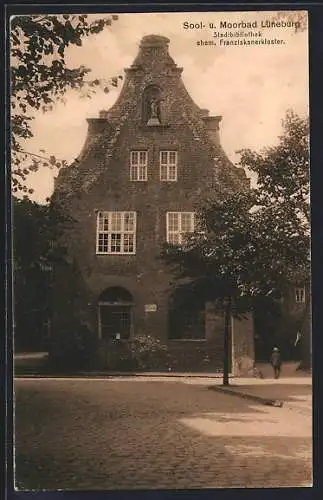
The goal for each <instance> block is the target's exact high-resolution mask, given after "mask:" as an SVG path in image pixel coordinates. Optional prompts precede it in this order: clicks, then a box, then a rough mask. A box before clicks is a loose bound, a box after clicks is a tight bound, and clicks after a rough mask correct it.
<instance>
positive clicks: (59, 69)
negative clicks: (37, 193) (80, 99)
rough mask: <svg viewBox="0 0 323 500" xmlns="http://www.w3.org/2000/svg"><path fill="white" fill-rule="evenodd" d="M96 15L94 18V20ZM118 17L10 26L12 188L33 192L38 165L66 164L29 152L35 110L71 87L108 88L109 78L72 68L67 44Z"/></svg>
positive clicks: (35, 19)
mask: <svg viewBox="0 0 323 500" xmlns="http://www.w3.org/2000/svg"><path fill="white" fill-rule="evenodd" d="M90 18H92V20H90ZM117 19H118V16H116V15H111V16H104V18H102V19H93V16H87V15H69V14H64V15H33V16H14V17H12V19H11V25H10V44H11V59H10V63H11V64H10V65H11V82H10V83H11V153H12V156H11V165H12V167H11V172H12V185H13V192H14V193H18V192H24V193H32V190H30V189H29V190H28V189H27V187H26V185H25V180H26V178H27V176H28V174H29V173H30V172H32V171H36V170H38V168H39V167H41V166H42V167H43V166H45V167H50V168H61V167H62V166H66V162H65V161H64V160H58V159H57V158H55V157H54V156H53V155H51V156H49V158H48V157H47V156H46V154H45V151H40V153H41V154H40V155H37V154H33V153H30V152H28V150H27V148H26V141H28V139H30V138H31V137H32V136H33V132H32V121H33V119H34V115H35V112H37V111H43V112H47V111H50V110H51V109H53V106H54V104H55V103H56V102H58V101H60V100H63V99H64V94H65V93H66V91H67V90H69V89H74V90H76V91H80V92H82V95H83V96H86V97H91V96H92V95H93V93H94V92H95V91H96V90H97V88H98V87H100V86H101V87H102V86H103V88H104V91H106V92H108V91H109V86H110V85H113V86H117V84H118V78H121V77H118V78H115V77H113V78H112V79H111V80H110V81H106V82H102V81H99V80H97V79H96V80H91V79H88V76H89V73H90V69H89V68H86V67H85V66H83V65H81V66H79V67H75V68H74V67H68V66H67V64H66V61H65V55H66V54H65V53H66V48H67V47H69V46H71V45H76V46H79V47H80V46H82V43H83V40H84V38H86V37H88V36H92V35H95V34H98V33H100V32H101V31H102V30H103V29H104V28H105V27H106V26H110V25H111V23H112V22H113V21H116V20H117Z"/></svg>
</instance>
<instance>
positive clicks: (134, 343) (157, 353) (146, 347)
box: [130, 335, 167, 370]
mask: <svg viewBox="0 0 323 500" xmlns="http://www.w3.org/2000/svg"><path fill="white" fill-rule="evenodd" d="M130 349H131V354H132V358H133V359H134V360H135V363H136V366H137V368H138V369H141V370H151V369H158V368H159V369H160V368H161V367H164V366H165V364H166V360H167V346H166V345H165V344H163V343H162V342H161V341H160V340H159V339H158V338H156V337H154V336H151V335H137V336H136V337H134V339H132V340H131V343H130Z"/></svg>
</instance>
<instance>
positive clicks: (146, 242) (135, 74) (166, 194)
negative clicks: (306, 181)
mask: <svg viewBox="0 0 323 500" xmlns="http://www.w3.org/2000/svg"><path fill="white" fill-rule="evenodd" d="M181 72H182V70H181V68H178V67H177V66H176V65H175V63H174V62H173V60H172V58H171V57H170V55H169V53H168V42H167V39H164V38H163V37H148V38H145V39H144V40H143V42H142V45H141V48H140V50H139V54H138V56H137V58H136V60H135V62H134V64H133V65H132V67H131V68H129V69H128V70H127V71H126V78H125V82H124V85H123V89H122V91H121V93H120V96H119V98H118V100H117V102H116V104H115V105H114V106H113V107H112V108H111V109H110V110H109V111H103V112H101V113H100V117H99V118H98V119H91V120H89V130H88V137H87V140H86V143H85V145H84V148H83V150H82V152H81V154H80V156H79V158H78V161H76V162H75V163H74V164H73V165H71V166H70V167H68V168H66V169H64V170H63V171H62V172H61V173H60V175H59V176H58V178H57V179H56V186H55V193H54V199H55V200H56V201H57V202H58V203H60V204H62V206H63V207H64V208H65V210H66V212H68V213H69V214H71V215H72V216H73V217H74V220H75V224H74V227H73V229H72V230H71V231H69V233H68V234H67V235H66V243H67V245H68V247H69V254H70V255H72V256H73V258H74V259H76V261H77V266H78V268H79V271H80V273H81V275H82V278H83V280H84V283H85V286H84V288H83V290H84V294H85V295H86V300H84V302H83V303H86V304H87V306H82V307H83V308H84V307H86V308H88V310H89V311H90V310H91V311H92V313H91V314H90V313H89V317H90V318H91V319H90V320H89V321H90V322H91V328H92V329H93V331H94V332H95V331H97V324H96V321H97V319H96V315H95V313H93V311H95V309H96V303H97V300H98V296H99V295H100V293H101V292H102V291H103V290H104V289H106V288H107V287H109V286H122V287H124V288H126V289H128V290H129V291H130V292H131V294H132V295H133V298H134V304H135V305H134V310H133V320H134V332H135V333H137V332H138V333H139V332H140V333H143V332H146V333H150V334H153V335H156V336H158V337H160V338H163V339H167V323H168V299H169V291H170V289H169V286H170V285H169V283H170V279H171V276H170V275H169V273H168V271H167V269H166V268H165V266H164V264H163V263H162V261H161V259H160V250H161V247H162V245H163V244H164V243H165V241H166V212H168V211H195V210H196V209H197V207H198V204H199V202H200V201H201V200H202V199H203V198H205V197H206V196H208V195H210V194H212V195H213V196H214V195H217V196H218V197H222V196H225V195H226V193H228V192H232V191H237V190H239V189H247V188H248V181H247V179H246V177H245V174H244V172H243V171H242V170H240V169H238V168H236V167H234V166H233V165H232V164H231V163H230V161H229V160H228V158H227V157H226V156H225V153H224V152H223V150H222V148H221V145H220V143H219V130H218V128H219V127H218V124H219V121H220V119H221V117H208V112H207V110H202V109H200V108H199V107H198V106H197V105H196V104H195V103H194V102H193V100H192V98H191V97H190V95H189V94H188V92H187V91H186V89H185V86H184V84H183V82H182V79H181ZM151 84H154V85H158V87H159V88H160V89H161V96H162V99H163V100H162V103H161V119H162V124H161V126H156V127H147V126H146V125H144V124H143V123H142V114H141V113H142V108H143V103H142V96H143V93H144V90H145V88H146V87H147V85H151ZM137 149H146V150H147V151H148V180H147V182H131V181H130V176H129V169H130V165H129V159H130V151H131V150H137ZM163 149H165V150H172V149H175V150H177V151H178V173H177V182H161V181H160V180H159V152H160V150H163ZM98 210H103V211H104V210H107V211H109V210H113V211H114V210H115V211H118V210H120V211H127V210H131V211H136V212H137V250H136V255H129V256H123V255H119V256H113V255H96V251H95V250H96V249H95V236H96V214H97V211H98ZM58 289H59V283H58ZM85 290H86V291H85ZM84 298H85V297H84ZM145 304H157V311H156V312H151V313H145V312H144V305H145ZM83 312H84V311H83ZM64 314H65V313H64V312H62V315H64ZM222 331H223V330H222V328H220V326H219V325H217V326H216V327H214V329H213V334H212V340H210V339H209V340H207V341H206V342H204V343H202V344H201V343H200V344H199V349H196V345H197V344H195V343H191V344H190V343H189V342H186V343H185V344H183V343H178V345H177V344H176V342H175V343H174V342H172V343H171V348H172V349H173V350H176V351H177V352H178V355H180V353H182V352H184V351H186V352H187V353H188V354H187V356H188V358H187V360H186V361H185V362H184V361H183V362H182V364H183V363H184V365H185V363H186V365H187V366H191V365H193V364H194V363H193V360H192V356H193V357H194V356H195V357H196V356H197V358H200V361H199V362H198V363H197V364H199V365H201V363H202V364H203V359H204V358H205V353H206V351H207V350H208V346H210V345H211V344H214V343H216V340H215V339H216V338H218V339H220V338H221V335H222ZM208 335H209V334H208ZM210 342H211V344H210ZM220 343H221V342H219V341H217V344H218V345H220ZM184 345H185V348H184V347H183V346H184ZM202 346H203V347H202ZM199 350H200V351H201V352H202V355H198V354H197V353H198V351H199ZM210 350H212V351H213V352H215V351H216V352H218V353H220V347H217V348H216V349H215V348H214V345H213V347H212V349H211V348H210V349H209V351H210ZM179 357H180V356H179ZM220 358H221V356H218V357H217V361H216V362H214V363H213V365H216V364H218V363H219V359H220Z"/></svg>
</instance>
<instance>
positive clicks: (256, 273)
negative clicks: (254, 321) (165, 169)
mask: <svg viewBox="0 0 323 500" xmlns="http://www.w3.org/2000/svg"><path fill="white" fill-rule="evenodd" d="M284 127H285V133H284V135H283V136H282V137H281V138H280V141H279V144H278V146H276V147H274V148H269V149H267V150H266V151H265V152H264V153H263V154H258V153H253V152H251V151H249V150H248V151H244V152H242V156H241V164H242V165H243V166H244V167H248V168H249V169H250V170H252V171H253V172H256V173H257V175H258V186H257V188H256V189H254V190H250V191H249V192H244V193H242V192H241V193H234V194H233V195H228V196H227V197H226V198H225V199H224V200H219V199H212V198H211V199H208V200H205V201H204V202H203V203H202V204H201V206H200V208H199V211H198V220H199V223H198V226H199V227H198V228H197V231H196V232H195V233H194V234H193V235H192V236H190V237H189V238H187V241H186V243H185V244H184V245H183V246H177V247H174V246H167V247H166V249H165V251H164V252H163V256H164V258H165V259H166V261H167V262H168V263H169V264H170V266H172V267H173V271H174V273H175V280H176V281H177V282H179V283H180V286H181V287H183V288H184V289H191V290H193V292H194V293H197V294H199V295H200V296H201V295H202V296H203V297H204V298H205V300H214V301H215V302H216V303H217V304H220V305H221V307H222V308H223V309H224V313H225V327H224V363H223V364H224V369H223V384H224V385H228V383H229V377H228V367H229V359H228V357H229V318H230V316H231V314H237V315H239V314H241V313H243V312H246V311H250V310H252V308H253V306H254V303H255V300H256V299H257V298H259V297H268V296H271V297H275V298H276V299H280V298H281V297H282V296H283V294H284V288H285V286H286V283H288V282H290V281H291V280H292V279H293V277H294V276H295V272H298V273H301V274H303V275H307V274H308V272H309V264H310V262H309V225H308V221H309V212H308V204H307V195H308V185H307V180H308V152H307V150H306V148H307V144H308V142H307V140H308V139H307V128H306V122H304V121H302V120H301V119H299V118H298V117H297V116H296V115H294V114H293V113H288V114H287V117H286V120H285V121H284Z"/></svg>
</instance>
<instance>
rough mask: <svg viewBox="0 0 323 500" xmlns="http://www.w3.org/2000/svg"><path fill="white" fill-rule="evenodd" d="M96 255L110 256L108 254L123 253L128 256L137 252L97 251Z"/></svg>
mask: <svg viewBox="0 0 323 500" xmlns="http://www.w3.org/2000/svg"><path fill="white" fill-rule="evenodd" d="M95 255H103V256H108V255H122V256H127V255H136V252H96V253H95Z"/></svg>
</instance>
